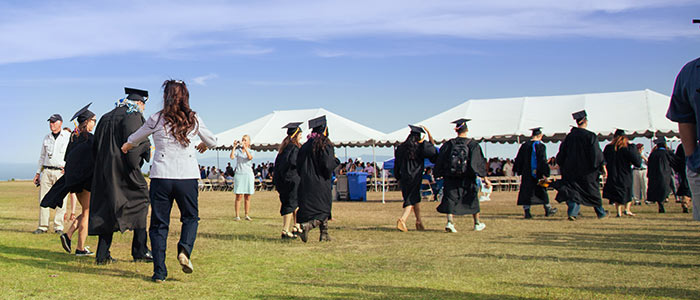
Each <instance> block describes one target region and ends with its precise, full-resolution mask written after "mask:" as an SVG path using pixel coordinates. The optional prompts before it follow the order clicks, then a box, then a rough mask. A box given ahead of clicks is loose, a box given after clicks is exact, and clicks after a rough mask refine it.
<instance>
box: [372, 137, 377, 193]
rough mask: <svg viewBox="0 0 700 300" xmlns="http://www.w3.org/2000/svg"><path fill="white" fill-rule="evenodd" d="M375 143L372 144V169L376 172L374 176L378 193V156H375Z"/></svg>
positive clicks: (375, 189) (375, 188) (373, 173)
mask: <svg viewBox="0 0 700 300" xmlns="http://www.w3.org/2000/svg"><path fill="white" fill-rule="evenodd" d="M374 146H375V144H374V142H372V168H373V169H374V172H372V175H373V177H374V191H375V192H377V156H376V155H375V154H374Z"/></svg>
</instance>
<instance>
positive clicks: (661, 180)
mask: <svg viewBox="0 0 700 300" xmlns="http://www.w3.org/2000/svg"><path fill="white" fill-rule="evenodd" d="M654 144H656V146H654V149H652V150H651V154H649V164H648V172H647V177H648V178H649V186H648V187H647V200H648V201H649V202H656V203H658V205H659V213H665V212H666V209H665V208H664V201H666V198H668V195H669V194H671V193H672V192H674V187H675V186H674V184H673V166H674V165H675V164H676V162H675V155H674V154H673V152H672V151H671V150H669V149H668V146H667V145H666V138H664V137H660V138H658V139H656V140H654Z"/></svg>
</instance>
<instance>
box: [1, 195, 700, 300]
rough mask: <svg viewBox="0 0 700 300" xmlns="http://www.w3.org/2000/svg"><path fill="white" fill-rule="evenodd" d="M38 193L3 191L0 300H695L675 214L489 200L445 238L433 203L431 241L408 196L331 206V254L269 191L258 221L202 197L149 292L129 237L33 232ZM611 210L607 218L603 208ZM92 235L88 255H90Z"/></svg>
mask: <svg viewBox="0 0 700 300" xmlns="http://www.w3.org/2000/svg"><path fill="white" fill-rule="evenodd" d="M37 193H38V188H35V187H34V186H33V185H32V184H31V183H30V182H3V183H0V270H2V271H1V272H0V286H1V287H2V289H1V291H2V292H1V293H0V298H2V299H20V298H27V299H32V298H34V299H47V298H53V299H95V298H99V299H112V298H114V299H117V298H119V299H135V298H142V299H194V298H214V299H222V298H239V299H251V298H253V299H345V298H350V299H359V298H363V299H398V298H402V299H700V286H699V285H698V283H700V223H697V222H693V221H691V220H690V219H691V217H690V216H689V215H688V214H681V213H680V210H681V209H680V205H679V204H676V203H669V204H668V205H667V211H669V212H668V213H666V214H658V213H656V208H655V206H643V207H635V209H636V210H635V212H636V213H637V214H638V216H637V217H635V218H630V217H626V218H621V219H617V218H614V217H613V218H606V219H603V220H597V219H596V218H595V217H594V215H595V214H594V213H593V210H592V208H587V207H584V208H583V209H582V213H583V215H584V216H583V217H582V218H580V219H579V220H578V221H576V222H569V221H567V220H566V219H565V215H566V212H565V210H566V206H565V205H559V204H557V207H558V208H559V210H560V212H559V214H558V215H557V216H555V217H553V218H547V219H545V218H544V216H543V215H544V212H543V210H542V208H541V207H535V208H533V213H534V215H535V219H534V220H524V219H522V215H521V213H522V211H521V209H520V208H519V207H517V206H515V197H516V194H515V193H509V192H502V193H494V195H492V199H493V200H492V201H490V202H487V203H482V220H483V221H484V222H485V223H486V225H487V227H486V229H485V230H484V231H482V232H473V231H471V226H472V220H471V217H469V216H466V217H458V218H457V219H456V223H457V224H456V225H457V230H459V232H458V233H454V234H448V233H445V232H444V231H443V228H444V225H445V221H444V216H443V215H441V214H438V213H437V212H436V211H435V206H436V204H435V202H424V203H423V211H424V215H425V216H424V223H425V225H426V227H427V231H425V232H416V231H414V230H413V228H414V226H413V222H412V221H410V219H409V222H407V223H408V225H409V228H410V229H411V231H409V232H408V233H401V232H399V231H397V230H396V229H395V228H394V226H395V224H396V219H397V218H398V217H399V215H400V213H401V202H400V201H399V199H400V194H399V193H397V192H392V193H389V194H388V199H391V200H390V201H388V202H387V203H386V204H382V203H381V201H380V199H381V194H380V193H370V194H369V198H370V201H369V202H365V203H357V202H336V203H334V206H333V208H334V209H333V215H334V217H335V220H334V221H333V222H331V224H330V234H331V237H332V238H333V241H332V242H330V243H319V242H318V233H319V232H318V229H315V230H314V231H312V232H311V240H310V241H309V243H306V244H304V243H302V242H301V241H292V242H284V241H281V240H280V238H279V234H280V230H281V218H280V217H279V213H278V212H279V202H278V198H277V194H276V193H275V192H259V193H257V194H255V195H254V196H253V209H252V212H251V216H252V217H253V219H254V220H253V221H252V222H247V221H239V222H235V221H233V217H232V216H233V214H234V209H233V195H232V194H231V193H225V192H202V193H200V198H199V205H200V217H201V219H202V220H201V221H200V226H199V234H198V237H197V242H196V244H195V249H194V253H193V255H192V261H193V263H194V267H195V272H194V273H193V274H189V275H188V274H184V273H182V272H181V271H180V268H179V265H178V263H177V261H176V259H175V249H176V248H175V245H176V243H177V239H178V237H179V227H180V223H179V212H178V210H177V209H173V212H174V213H173V216H172V221H171V231H170V239H169V240H168V247H169V248H168V257H167V264H168V271H169V273H170V274H169V278H168V281H167V282H165V283H163V284H155V283H152V282H150V276H151V275H152V265H151V264H147V263H133V262H131V261H130V258H131V257H130V245H131V244H130V243H131V237H132V234H131V233H130V232H127V233H125V234H123V235H121V234H118V233H117V234H115V240H114V244H113V247H112V255H113V256H114V257H115V258H117V259H120V261H119V262H118V263H116V264H113V265H108V266H97V265H95V264H94V257H90V258H87V257H75V256H74V255H69V254H66V253H65V252H64V251H63V249H62V248H61V246H60V242H59V238H58V236H57V235H56V234H43V235H33V234H31V231H33V230H34V229H36V225H37V215H38V210H37V206H38V204H37ZM607 209H611V208H610V206H607ZM96 241H97V240H96V238H95V237H89V238H88V245H89V246H92V249H93V250H96Z"/></svg>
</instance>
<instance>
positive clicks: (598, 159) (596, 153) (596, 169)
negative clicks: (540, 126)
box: [553, 110, 607, 221]
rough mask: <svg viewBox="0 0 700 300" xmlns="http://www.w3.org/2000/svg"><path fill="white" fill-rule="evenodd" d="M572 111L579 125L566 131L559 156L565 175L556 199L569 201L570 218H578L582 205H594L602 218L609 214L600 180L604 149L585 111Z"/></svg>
mask: <svg viewBox="0 0 700 300" xmlns="http://www.w3.org/2000/svg"><path fill="white" fill-rule="evenodd" d="M572 115H573V118H574V120H575V121H576V125H577V127H573V128H571V131H570V132H569V134H567V135H566V138H565V139H564V141H563V142H562V143H561V145H560V146H559V153H557V158H556V159H557V164H558V165H559V168H560V170H561V175H562V179H561V180H560V181H558V182H557V183H556V184H555V185H553V186H554V187H555V188H556V189H557V191H558V193H557V196H556V200H557V201H559V202H566V205H567V206H568V209H567V214H568V216H569V220H570V221H575V220H576V218H577V217H578V213H579V210H580V209H581V205H585V206H593V209H594V210H595V213H596V215H597V216H598V218H599V219H602V218H605V217H606V216H607V212H606V211H605V210H604V209H603V199H602V198H601V195H600V183H599V181H598V180H599V178H600V174H601V172H604V164H605V160H604V158H603V152H602V151H600V145H599V144H598V137H597V136H596V134H595V133H593V132H591V131H588V130H587V129H586V127H588V117H587V114H586V111H585V110H582V111H579V112H575V113H573V114H572Z"/></svg>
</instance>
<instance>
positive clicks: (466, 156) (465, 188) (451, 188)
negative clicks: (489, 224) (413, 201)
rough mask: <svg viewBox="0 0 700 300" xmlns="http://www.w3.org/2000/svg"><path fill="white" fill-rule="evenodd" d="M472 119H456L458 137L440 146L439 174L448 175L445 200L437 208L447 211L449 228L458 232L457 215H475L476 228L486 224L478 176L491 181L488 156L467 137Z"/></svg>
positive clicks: (481, 227) (437, 173) (485, 180)
mask: <svg viewBox="0 0 700 300" xmlns="http://www.w3.org/2000/svg"><path fill="white" fill-rule="evenodd" d="M468 121H470V120H469V119H459V120H456V121H454V122H452V123H453V124H455V132H456V133H457V137H456V138H453V139H451V140H449V141H447V142H445V144H443V145H442V147H440V151H439V154H438V158H437V162H436V163H435V175H436V176H438V177H440V176H442V177H443V178H444V179H445V184H444V186H443V197H442V202H440V205H438V207H437V211H438V212H440V213H443V214H447V225H445V231H447V232H457V229H456V228H455V226H454V220H453V215H472V217H473V218H474V230H475V231H481V230H484V228H486V224H484V223H483V222H481V221H480V219H479V212H480V211H481V210H480V208H479V197H478V196H479V186H478V185H477V178H479V177H483V178H484V180H483V181H484V182H485V183H486V186H487V187H490V186H491V182H490V181H489V180H488V178H486V177H484V176H486V158H484V154H483V152H482V151H481V146H479V143H477V142H476V141H474V140H472V139H467V132H468V131H469V129H468V128H467V122H468Z"/></svg>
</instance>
